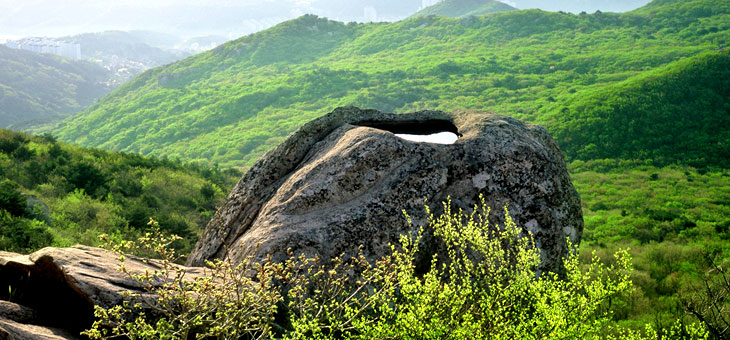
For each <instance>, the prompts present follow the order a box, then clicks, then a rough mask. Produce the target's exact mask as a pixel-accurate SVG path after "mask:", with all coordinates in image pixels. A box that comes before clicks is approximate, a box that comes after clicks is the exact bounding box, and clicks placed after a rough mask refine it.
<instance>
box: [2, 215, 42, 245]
mask: <svg viewBox="0 0 730 340" xmlns="http://www.w3.org/2000/svg"><path fill="white" fill-rule="evenodd" d="M52 241H53V236H52V235H51V234H50V233H49V232H48V230H47V228H46V225H45V224H44V223H43V222H39V221H36V220H29V219H24V218H20V217H16V216H12V215H11V214H10V213H8V212H7V211H5V210H0V249H3V250H7V251H14V252H22V253H25V252H30V251H33V250H36V249H40V248H43V247H46V246H49V245H51V242H52Z"/></svg>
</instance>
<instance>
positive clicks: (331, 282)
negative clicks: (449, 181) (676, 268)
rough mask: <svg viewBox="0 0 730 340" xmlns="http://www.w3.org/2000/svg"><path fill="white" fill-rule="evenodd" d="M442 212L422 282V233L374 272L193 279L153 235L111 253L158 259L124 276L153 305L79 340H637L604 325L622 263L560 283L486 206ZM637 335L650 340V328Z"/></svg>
mask: <svg viewBox="0 0 730 340" xmlns="http://www.w3.org/2000/svg"><path fill="white" fill-rule="evenodd" d="M444 208H445V213H444V214H443V215H441V216H439V217H433V216H431V218H430V225H429V227H430V228H433V232H434V235H436V237H438V238H439V239H440V240H441V241H442V242H443V249H445V253H442V254H440V256H439V255H436V256H434V257H433V259H432V261H431V267H430V270H428V271H427V272H426V274H424V275H419V274H417V271H416V265H415V259H416V254H417V253H418V252H419V244H420V241H421V235H423V231H424V228H420V229H419V231H418V232H417V233H415V234H413V235H403V236H402V237H401V240H400V245H399V246H397V247H396V246H392V253H391V254H390V255H388V256H386V257H385V258H383V259H380V260H379V261H377V263H369V262H368V261H367V260H366V259H365V258H364V256H362V255H359V256H355V257H354V258H351V259H346V258H344V257H343V256H340V257H337V258H334V259H331V260H330V261H321V260H320V259H317V258H307V257H305V256H304V255H300V256H298V257H297V256H295V254H291V253H290V258H289V259H288V260H287V261H285V262H284V263H273V262H272V261H271V260H270V259H268V260H265V261H262V262H252V261H251V259H248V260H247V261H244V262H243V263H240V264H231V263H229V262H225V261H214V262H210V263H209V264H208V265H209V267H208V269H207V270H208V271H209V275H206V276H203V277H198V278H195V279H185V278H184V275H185V270H184V269H183V268H181V267H177V266H176V265H174V261H175V260H177V257H176V255H175V253H174V251H171V250H169V248H168V247H166V246H169V245H170V244H171V242H173V241H174V240H175V239H174V238H163V237H160V236H159V235H152V234H150V235H148V236H147V237H145V238H143V239H141V240H140V242H139V243H137V244H134V243H127V244H125V247H122V248H119V247H117V248H116V249H117V250H118V251H120V256H121V258H122V259H123V258H124V256H123V255H122V254H123V253H124V251H128V250H129V249H136V247H137V246H139V245H142V246H144V247H145V249H148V250H154V251H155V252H156V253H157V254H158V255H160V256H161V258H162V260H161V262H160V264H158V266H159V267H160V268H162V269H160V270H159V271H156V272H154V273H144V274H138V273H129V272H127V274H128V275H130V277H132V278H135V279H136V280H138V281H140V282H142V283H145V284H146V286H147V287H148V291H149V293H152V295H153V296H154V297H155V298H153V299H150V298H146V299H145V298H143V296H145V295H147V294H131V293H128V294H127V300H126V302H125V303H124V304H123V305H121V306H116V307H113V308H111V309H108V310H105V309H103V308H99V307H97V309H96V313H95V315H96V317H97V318H98V320H97V321H96V322H95V323H94V325H93V328H92V329H90V330H88V331H86V332H85V333H86V335H88V336H90V337H91V338H92V339H104V338H114V337H116V336H119V335H125V336H127V337H129V338H131V339H147V338H164V339H186V338H192V337H196V338H215V339H239V338H272V337H276V338H285V339H310V338H314V339H341V338H345V339H350V338H355V339H373V338H378V339H382V338H396V339H475V338H476V339H483V338H489V339H514V338H521V339H525V338H529V339H544V338H560V339H567V338H570V339H583V338H613V337H612V335H611V334H619V335H620V337H623V338H641V334H639V333H636V332H631V331H625V332H622V331H621V330H619V329H616V327H615V325H614V324H613V322H612V319H611V317H612V312H611V308H610V307H611V304H610V302H611V300H612V299H613V298H614V297H617V296H619V295H621V294H624V293H626V292H628V291H629V290H630V289H631V281H630V279H629V272H630V270H631V265H630V259H629V257H628V255H627V253H626V252H625V251H620V252H618V253H616V254H615V264H614V265H611V266H608V267H607V266H605V265H603V264H601V262H600V261H599V260H598V258H597V257H595V256H594V257H593V260H592V261H591V262H590V263H588V264H585V265H581V264H580V263H579V261H578V256H577V254H575V253H573V254H571V255H570V256H569V257H568V258H567V259H565V262H564V263H565V269H566V276H565V278H564V279H561V278H559V277H558V276H557V275H556V274H554V273H549V272H544V273H541V274H538V273H536V268H537V266H538V265H539V262H540V254H539V250H538V249H537V248H536V247H535V244H534V241H533V238H532V236H531V235H529V233H526V232H524V231H523V230H521V229H519V228H518V227H517V226H516V225H515V224H514V222H513V221H512V219H511V218H510V216H509V214H508V212H507V210H506V209H505V214H506V216H505V217H506V223H505V225H504V226H492V225H489V223H488V222H487V216H488V214H489V209H488V208H486V207H485V206H484V202H483V201H482V204H481V206H479V207H475V209H474V213H472V214H471V215H470V216H469V217H468V218H466V217H465V216H464V215H463V214H462V212H461V211H459V212H453V211H451V208H450V204H448V203H446V204H445V205H444ZM122 270H124V267H123V266H122ZM358 273H359V274H358ZM154 282H167V283H166V284H164V285H162V286H159V285H158V286H156V287H155V286H154V285H153V284H152V283H154ZM685 330H686V331H687V332H686V334H690V336H695V337H700V338H701V337H704V336H705V334H704V330H703V329H702V328H699V327H696V326H690V327H684V325H678V326H676V327H675V328H674V330H673V331H674V332H675V333H676V332H680V331H685ZM645 333H646V334H645V335H646V336H648V337H656V336H657V335H656V332H654V331H653V330H652V329H651V328H650V327H648V328H647V330H646V331H645ZM677 334H678V333H677Z"/></svg>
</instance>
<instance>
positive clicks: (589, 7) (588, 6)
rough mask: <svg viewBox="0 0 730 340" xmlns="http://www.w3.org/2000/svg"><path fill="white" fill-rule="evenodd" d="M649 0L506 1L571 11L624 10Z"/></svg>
mask: <svg viewBox="0 0 730 340" xmlns="http://www.w3.org/2000/svg"><path fill="white" fill-rule="evenodd" d="M650 1H651V0H610V1H607V0H551V1H545V0H512V1H505V2H506V3H508V4H510V5H512V6H514V7H517V8H520V9H528V8H539V9H542V10H546V11H564V12H572V13H580V12H587V13H593V12H595V11H603V12H626V11H630V10H633V9H636V8H639V7H641V6H644V5H646V4H647V3H649V2H650Z"/></svg>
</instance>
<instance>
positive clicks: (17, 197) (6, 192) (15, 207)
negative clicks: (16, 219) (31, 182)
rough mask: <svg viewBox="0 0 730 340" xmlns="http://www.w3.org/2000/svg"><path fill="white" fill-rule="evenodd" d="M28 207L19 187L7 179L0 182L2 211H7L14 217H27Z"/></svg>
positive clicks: (0, 205) (0, 209)
mask: <svg viewBox="0 0 730 340" xmlns="http://www.w3.org/2000/svg"><path fill="white" fill-rule="evenodd" d="M26 205H27V204H26V200H25V197H24V196H23V194H22V193H21V192H20V191H18V185H16V184H15V183H13V182H11V181H9V180H7V179H6V180H4V181H2V182H0V211H2V210H5V211H7V212H8V213H10V214H11V215H12V216H25V215H26V214H27V211H26Z"/></svg>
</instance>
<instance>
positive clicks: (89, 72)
mask: <svg viewBox="0 0 730 340" xmlns="http://www.w3.org/2000/svg"><path fill="white" fill-rule="evenodd" d="M110 78H111V73H110V72H109V71H107V70H105V69H104V68H102V67H101V66H98V65H96V64H93V63H90V62H86V61H76V60H70V59H64V58H60V57H57V56H53V55H49V54H39V53H33V52H29V51H24V50H15V49H10V48H7V47H5V46H2V45H0V103H1V104H0V127H8V126H10V125H15V126H16V128H24V127H26V126H28V125H32V124H43V123H47V122H48V121H50V120H60V119H61V118H63V117H65V116H68V115H70V114H72V113H76V112H78V111H80V110H82V109H85V108H87V107H89V105H91V104H93V103H94V102H95V101H96V100H97V99H99V98H101V97H102V96H104V95H105V94H107V93H109V92H110V91H111V90H112V89H113V88H112V87H111V86H108V84H107V81H109V80H110Z"/></svg>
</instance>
